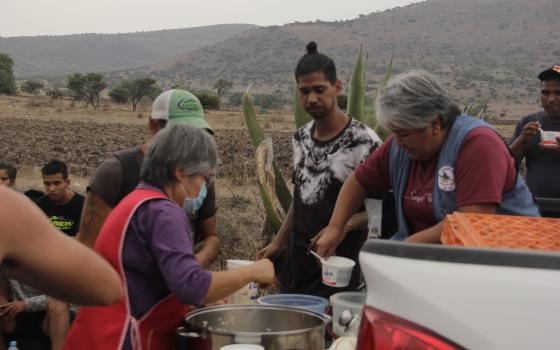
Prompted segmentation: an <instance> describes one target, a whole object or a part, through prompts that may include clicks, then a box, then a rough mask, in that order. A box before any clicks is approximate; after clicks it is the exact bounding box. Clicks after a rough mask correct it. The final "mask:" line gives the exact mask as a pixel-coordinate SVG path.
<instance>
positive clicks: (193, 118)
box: [152, 89, 214, 134]
mask: <svg viewBox="0 0 560 350" xmlns="http://www.w3.org/2000/svg"><path fill="white" fill-rule="evenodd" d="M152 119H163V120H167V122H168V123H169V124H190V125H193V126H196V127H198V128H201V129H206V130H208V132H210V133H211V134H214V130H212V127H211V126H210V125H209V124H208V123H207V122H206V120H204V110H203V109H202V104H201V103H200V101H199V100H198V98H197V97H196V96H195V95H193V94H192V93H190V92H188V91H187V90H179V89H173V90H167V91H165V92H163V93H161V94H160V95H159V96H158V97H156V99H155V100H154V103H153V104H152Z"/></svg>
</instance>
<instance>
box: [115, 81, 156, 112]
mask: <svg viewBox="0 0 560 350" xmlns="http://www.w3.org/2000/svg"><path fill="white" fill-rule="evenodd" d="M123 86H124V87H126V89H128V94H129V96H130V101H131V102H132V111H133V112H135V111H136V108H137V107H138V103H139V102H140V100H142V98H143V97H144V96H150V95H151V94H152V93H153V91H154V90H155V88H156V81H155V80H154V79H152V78H142V79H135V80H132V81H124V82H123Z"/></svg>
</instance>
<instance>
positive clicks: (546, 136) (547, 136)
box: [540, 130, 560, 145]
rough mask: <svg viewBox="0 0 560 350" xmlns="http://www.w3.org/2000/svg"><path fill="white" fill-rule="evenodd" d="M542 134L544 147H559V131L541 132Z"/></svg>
mask: <svg viewBox="0 0 560 350" xmlns="http://www.w3.org/2000/svg"><path fill="white" fill-rule="evenodd" d="M540 132H541V143H542V144H543V145H557V144H558V142H556V137H557V136H560V132H558V131H544V130H540Z"/></svg>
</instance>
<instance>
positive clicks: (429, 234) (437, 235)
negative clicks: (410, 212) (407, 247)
mask: <svg viewBox="0 0 560 350" xmlns="http://www.w3.org/2000/svg"><path fill="white" fill-rule="evenodd" d="M497 207H498V206H497V205H496V204H476V205H467V206H464V207H461V208H459V209H457V211H459V212H462V213H481V214H495V213H496V208H497ZM442 228H443V221H441V222H439V223H437V224H436V225H434V226H432V227H430V228H427V229H425V230H423V231H420V232H417V233H415V234H413V235H412V236H410V237H408V238H407V239H406V242H413V243H441V230H442Z"/></svg>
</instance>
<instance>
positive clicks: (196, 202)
mask: <svg viewBox="0 0 560 350" xmlns="http://www.w3.org/2000/svg"><path fill="white" fill-rule="evenodd" d="M183 191H184V192H185V201H184V202H183V210H184V211H185V213H186V214H187V215H194V214H196V212H197V211H198V209H200V207H201V206H202V202H204V198H206V193H207V189H206V182H204V183H202V187H200V191H199V192H198V196H197V197H196V198H189V196H188V195H187V191H185V187H183Z"/></svg>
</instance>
